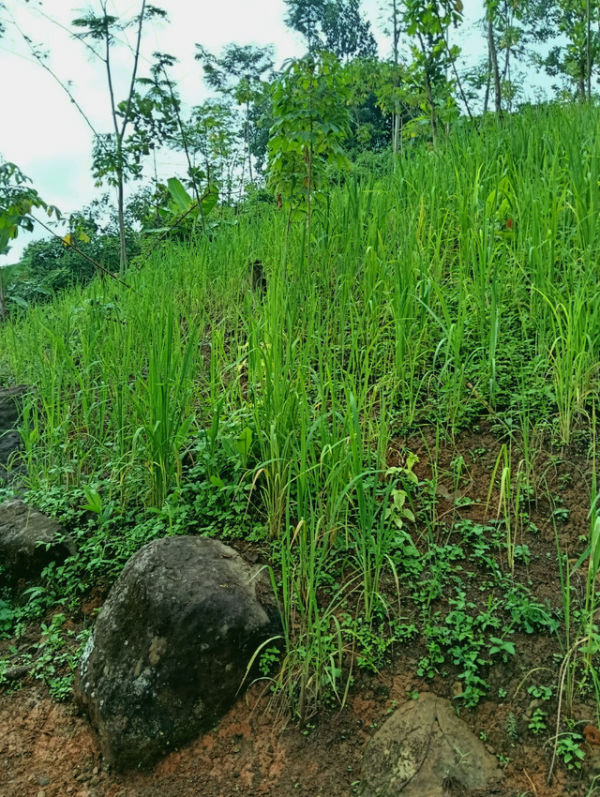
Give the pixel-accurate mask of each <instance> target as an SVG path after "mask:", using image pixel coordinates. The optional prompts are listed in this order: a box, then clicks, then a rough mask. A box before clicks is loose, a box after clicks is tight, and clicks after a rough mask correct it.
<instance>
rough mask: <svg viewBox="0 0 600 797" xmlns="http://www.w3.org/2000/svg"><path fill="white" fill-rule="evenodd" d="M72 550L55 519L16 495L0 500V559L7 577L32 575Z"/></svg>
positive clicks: (18, 577) (60, 559)
mask: <svg viewBox="0 0 600 797" xmlns="http://www.w3.org/2000/svg"><path fill="white" fill-rule="evenodd" d="M74 552H75V549H74V547H73V545H72V543H70V542H69V541H68V540H66V539H65V536H64V532H63V529H62V527H61V526H60V524H59V523H57V522H56V520H53V519H52V518H49V517H46V515H43V514H42V513H41V512H38V511H37V510H35V509H32V508H31V507H29V506H27V504H25V503H23V501H19V500H17V499H12V500H10V501H5V502H4V503H3V504H0V561H1V562H2V567H3V568H4V571H5V573H6V575H7V577H8V578H9V579H10V580H13V581H16V580H18V579H20V578H32V577H34V576H36V575H38V574H39V573H41V571H42V570H43V569H44V567H46V565H48V564H49V563H50V562H52V561H62V560H64V559H65V558H66V557H67V556H69V555H70V554H73V553H74Z"/></svg>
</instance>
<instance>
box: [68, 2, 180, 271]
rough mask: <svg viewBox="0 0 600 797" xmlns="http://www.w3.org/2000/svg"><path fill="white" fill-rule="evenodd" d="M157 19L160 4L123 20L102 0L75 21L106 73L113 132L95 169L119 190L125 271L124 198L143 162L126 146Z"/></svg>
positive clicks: (100, 144)
mask: <svg viewBox="0 0 600 797" xmlns="http://www.w3.org/2000/svg"><path fill="white" fill-rule="evenodd" d="M156 18H159V19H165V18H166V12H165V11H164V10H163V9H160V8H158V7H157V6H153V5H150V4H149V3H147V0H141V5H140V10H139V13H138V14H137V15H135V16H134V17H132V18H130V19H127V20H122V19H119V18H118V17H116V16H113V15H112V14H109V12H108V0H100V3H99V12H98V13H95V12H94V11H91V10H90V11H88V12H87V13H86V14H85V15H84V16H83V17H78V18H77V19H74V20H73V26H74V27H75V28H77V29H78V32H77V33H76V34H75V37H76V38H77V39H79V40H81V41H83V42H86V43H87V44H89V49H90V50H91V52H92V53H93V54H94V55H95V56H96V57H97V58H98V59H99V60H100V61H101V62H102V64H103V66H104V70H105V73H106V83H107V90H108V99H109V107H110V116H111V120H112V126H113V132H112V133H111V134H110V135H109V136H105V137H104V138H103V139H99V140H98V141H97V146H96V148H95V150H94V171H95V174H96V177H97V178H98V179H100V180H103V179H106V180H107V181H108V182H109V184H111V185H114V186H115V187H116V189H117V214H118V219H119V236H120V241H121V253H120V271H121V273H124V271H125V270H126V268H127V244H126V236H125V201H124V197H125V191H124V188H125V181H126V179H127V178H128V177H129V176H132V175H134V176H135V175H136V167H137V166H138V164H139V159H138V155H139V150H138V149H136V148H135V147H133V148H129V151H128V149H127V146H126V145H127V135H128V132H129V127H130V125H131V122H132V118H133V107H134V102H135V86H136V79H137V75H138V66H139V59H140V49H141V44H142V33H143V28H144V23H145V22H146V21H147V20H150V19H156ZM129 28H134V30H135V44H134V47H133V50H132V66H131V74H130V79H129V91H128V93H127V96H126V98H125V100H123V101H122V102H119V101H118V99H117V95H116V89H115V75H114V70H113V49H114V46H115V44H116V42H117V39H118V36H119V35H121V34H123V33H124V32H125V31H126V30H128V29H129ZM90 43H91V44H90ZM144 149H145V146H144ZM144 154H145V152H144ZM132 156H133V162H132ZM138 173H139V172H138Z"/></svg>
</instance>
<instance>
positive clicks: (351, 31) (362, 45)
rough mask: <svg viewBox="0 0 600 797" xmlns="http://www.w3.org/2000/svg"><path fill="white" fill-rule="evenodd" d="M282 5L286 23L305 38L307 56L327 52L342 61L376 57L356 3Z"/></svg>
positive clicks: (318, 0)
mask: <svg viewBox="0 0 600 797" xmlns="http://www.w3.org/2000/svg"><path fill="white" fill-rule="evenodd" d="M286 6H287V9H288V13H287V17H286V24H287V25H288V26H289V27H290V28H292V29H293V30H296V31H298V33H301V34H302V35H303V36H304V37H305V39H306V44H307V48H308V52H309V53H314V52H315V51H316V50H327V51H328V52H331V53H333V54H334V55H335V56H337V57H338V58H339V59H340V60H346V61H347V60H351V59H352V58H373V57H375V56H376V55H377V42H376V41H375V37H374V36H373V33H372V31H371V24H370V22H369V21H368V20H367V19H365V18H364V16H363V15H362V13H361V8H360V0H286Z"/></svg>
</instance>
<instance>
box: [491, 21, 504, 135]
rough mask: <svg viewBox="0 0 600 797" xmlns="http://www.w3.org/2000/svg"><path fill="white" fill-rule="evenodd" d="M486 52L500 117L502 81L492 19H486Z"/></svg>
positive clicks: (497, 112) (499, 116)
mask: <svg viewBox="0 0 600 797" xmlns="http://www.w3.org/2000/svg"><path fill="white" fill-rule="evenodd" d="M488 52H489V59H490V65H491V67H492V75H493V77H494V97H495V102H496V115H497V116H498V119H502V83H501V82H500V70H499V69H498V51H497V50H496V40H495V39H494V26H493V24H492V20H491V19H488Z"/></svg>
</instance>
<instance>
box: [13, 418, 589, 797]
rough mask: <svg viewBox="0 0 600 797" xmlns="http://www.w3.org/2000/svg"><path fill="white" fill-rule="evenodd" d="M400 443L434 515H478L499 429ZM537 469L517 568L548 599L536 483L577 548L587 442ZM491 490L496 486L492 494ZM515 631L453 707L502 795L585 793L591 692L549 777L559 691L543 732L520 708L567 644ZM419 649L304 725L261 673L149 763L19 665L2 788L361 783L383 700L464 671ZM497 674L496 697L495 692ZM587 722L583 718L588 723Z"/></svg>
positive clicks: (254, 790)
mask: <svg viewBox="0 0 600 797" xmlns="http://www.w3.org/2000/svg"><path fill="white" fill-rule="evenodd" d="M407 447H409V448H410V450H413V451H415V452H416V453H417V454H418V455H419V458H420V462H419V465H418V466H417V467H416V471H417V472H418V475H419V477H420V478H421V479H428V478H431V475H432V464H431V463H432V462H434V461H435V462H436V463H437V469H438V473H439V474H440V480H439V485H438V495H437V506H436V512H437V514H438V519H439V520H440V521H441V520H444V519H445V520H447V521H449V520H451V519H452V518H453V517H454V516H460V517H467V518H470V519H472V520H483V519H484V515H485V511H486V510H485V506H484V504H485V503H486V502H487V501H486V499H487V495H488V491H489V485H490V477H491V471H492V470H493V467H494V463H495V461H496V458H497V456H498V451H499V443H498V440H497V439H496V437H495V436H494V435H492V434H491V433H490V432H489V430H487V431H483V432H482V431H481V430H479V431H478V432H473V433H470V434H467V435H464V436H463V437H462V438H461V439H460V441H459V442H456V443H454V444H446V445H444V446H442V447H441V448H439V449H438V452H437V454H436V456H435V459H434V457H433V456H432V444H431V441H427V440H426V439H424V440H420V441H419V440H410V441H403V440H400V439H398V440H395V441H393V443H392V445H391V446H390V451H389V457H388V458H389V464H391V465H393V464H397V463H398V462H399V461H400V459H401V457H402V451H404V450H406V448H407ZM474 452H475V453H474ZM459 454H460V455H462V456H463V457H464V459H465V461H466V462H468V463H469V465H468V468H466V469H465V471H464V474H463V476H462V478H461V479H460V484H459V485H458V491H457V489H456V487H457V484H456V482H454V484H453V483H452V479H451V478H450V473H451V471H452V464H451V463H452V462H454V461H456V457H457V456H458V455H459ZM536 473H539V474H540V485H541V484H542V481H543V486H544V489H543V490H540V491H539V495H540V496H542V497H540V499H539V500H536V501H535V503H533V504H532V506H531V507H530V514H531V519H532V521H534V523H535V526H536V527H537V529H538V532H537V533H536V534H535V535H532V536H530V537H528V539H527V544H528V545H529V546H530V548H531V550H532V554H533V556H532V559H531V562H530V563H527V564H526V565H525V564H521V565H519V567H518V568H517V571H518V572H516V573H515V576H516V577H517V578H518V579H521V580H527V582H528V583H529V585H530V589H531V590H532V592H533V593H534V595H535V596H536V597H537V598H538V599H539V600H544V599H549V600H550V601H551V603H553V604H554V605H556V604H557V601H558V602H559V598H558V596H559V595H560V585H559V581H558V572H557V569H556V534H555V524H553V523H551V522H550V516H551V514H552V512H554V511H555V509H556V506H555V505H554V504H553V502H552V500H550V498H547V497H544V496H548V497H549V496H552V495H556V494H557V493H560V506H561V507H562V508H564V509H565V510H567V511H568V514H567V513H565V514H564V518H565V519H564V522H563V521H561V523H560V525H559V526H557V528H559V542H560V545H561V547H562V548H563V549H567V550H568V552H569V556H570V557H571V558H572V559H573V560H575V559H576V557H577V556H579V554H580V553H581V550H582V546H583V545H584V540H583V539H582V537H583V536H584V535H585V534H586V533H587V529H588V526H589V521H588V517H587V513H588V510H589V484H590V463H589V461H588V459H587V455H586V452H584V451H582V450H581V451H580V450H578V449H577V447H572V449H570V450H569V451H563V452H559V455H557V453H556V452H554V451H548V450H546V451H545V452H544V451H542V450H541V449H540V459H539V463H538V464H537V467H536ZM457 497H458V498H461V497H469V498H471V499H473V501H474V503H471V504H470V505H466V504H463V502H461V501H457V500H456V499H457ZM495 500H496V495H495V494H493V495H492V499H491V505H492V506H493V505H494V501H495ZM549 563H552V564H549ZM575 589H577V583H576V581H575ZM80 619H81V618H80ZM511 639H513V641H514V643H515V646H516V649H517V655H516V656H515V658H514V661H513V660H511V661H508V662H507V663H504V664H498V665H497V666H495V667H493V668H491V669H490V672H489V673H488V675H487V680H488V682H489V684H490V690H489V694H488V697H487V698H486V699H484V700H482V702H480V704H479V705H478V706H477V708H476V709H472V710H471V709H463V710H462V711H461V717H462V718H463V719H464V720H465V721H466V722H467V724H468V725H469V727H471V729H472V730H473V731H474V732H475V733H476V734H477V735H478V736H480V738H482V739H483V740H484V742H485V744H486V747H487V749H488V750H489V752H491V753H493V754H494V755H496V756H498V758H499V761H500V762H501V764H502V765H503V766H504V771H505V779H504V785H503V789H504V791H503V797H525V795H529V796H531V797H555V796H558V795H572V796H573V797H592V795H594V794H596V791H595V781H596V778H597V779H598V783H599V784H600V745H598V744H597V742H598V741H600V737H598V735H597V732H596V733H594V732H593V731H594V730H595V725H596V721H597V720H596V707H595V705H594V702H593V700H591V699H587V700H584V701H583V702H580V703H575V704H574V705H573V707H572V711H571V716H572V719H573V722H574V727H576V728H578V729H580V730H581V731H582V733H581V747H582V749H583V750H584V752H585V754H586V756H585V762H584V765H583V768H582V770H581V771H567V770H566V769H565V768H564V767H563V766H562V765H560V766H558V767H557V768H556V771H555V776H554V779H553V782H552V785H548V784H547V773H548V767H549V763H550V759H551V754H552V739H551V737H552V736H553V735H554V731H553V725H554V722H555V717H556V709H557V701H556V700H554V701H553V702H552V703H549V704H548V708H549V709H550V716H549V722H548V724H549V729H548V732H547V733H546V734H545V735H543V736H542V737H534V736H532V735H531V734H529V733H527V731H526V720H524V719H523V718H524V717H526V712H527V710H528V704H530V703H531V697H530V696H529V695H527V693H526V690H525V689H524V688H522V684H523V678H524V677H526V676H527V673H529V672H531V671H533V670H534V669H535V668H541V667H544V668H546V669H547V670H550V669H552V670H553V673H552V677H551V680H552V679H556V678H557V677H558V668H559V666H560V661H561V656H562V655H564V651H563V650H562V648H561V641H560V639H557V638H556V637H550V636H547V635H546V636H545V635H541V634H540V635H535V634H534V635H526V634H521V635H519V634H516V635H514V636H513V637H511ZM419 655H420V651H419V644H414V645H412V644H411V645H410V646H409V647H407V648H406V649H402V648H398V649H396V650H395V651H394V656H393V660H392V661H391V663H390V664H389V665H388V666H386V667H385V668H384V669H383V670H382V671H381V672H380V673H379V674H378V675H371V674H368V673H360V674H358V675H357V678H356V682H355V684H354V686H353V688H352V690H351V692H350V695H349V699H348V702H347V704H346V706H345V707H344V708H343V709H342V710H339V709H337V708H330V709H327V710H325V711H323V712H322V713H321V714H320V715H319V716H318V717H316V718H315V719H314V720H313V722H312V723H310V724H309V725H308V726H307V727H305V728H304V729H300V728H299V727H298V726H296V725H295V724H294V723H292V722H289V721H287V720H286V719H285V718H284V717H282V716H281V715H280V714H278V713H277V712H275V711H273V710H272V708H270V703H269V695H266V694H265V693H264V687H263V686H260V685H255V686H253V687H252V688H251V689H250V690H249V692H248V693H247V694H246V695H245V696H244V697H243V698H241V699H240V700H239V701H238V703H237V704H236V705H235V706H234V707H233V708H232V709H231V710H230V711H229V713H228V714H227V715H226V716H225V717H224V718H223V719H222V721H221V722H220V723H219V725H218V727H216V728H215V729H213V730H212V731H211V732H209V733H207V734H206V735H205V736H204V737H203V738H201V739H198V740H196V741H195V742H193V743H192V744H190V745H188V746H187V747H185V748H183V749H181V750H179V751H177V752H174V753H172V754H171V755H169V756H168V757H166V758H165V759H164V760H162V761H161V762H160V763H158V764H157V765H156V767H155V768H154V769H153V770H152V771H151V772H146V773H142V772H132V773H128V774H125V775H119V774H116V773H114V772H111V771H110V770H109V769H108V768H107V767H106V766H105V764H104V762H103V760H102V755H101V753H100V751H99V745H98V742H97V739H96V737H95V735H94V733H93V731H92V729H91V728H90V726H89V724H88V722H87V719H86V718H85V717H83V716H80V715H79V714H78V713H77V710H76V708H75V706H74V704H73V703H72V702H69V701H67V702H65V703H56V702H54V701H53V700H51V699H50V697H49V695H48V692H47V689H46V687H45V686H44V684H43V683H42V682H40V681H35V680H33V679H32V678H27V679H25V680H24V681H23V682H22V683H21V684H20V688H18V689H17V690H15V691H11V692H9V691H6V690H4V691H2V690H0V797H30V796H31V797H65V796H66V795H74V796H77V797H137V796H138V795H139V796H140V797H142V795H143V796H144V797H154V796H155V797H175V795H177V796H178V797H192V796H193V797H231V795H236V794H242V795H272V796H273V797H284V796H285V797H288V795H296V794H297V795H305V796H306V797H309V795H310V797H312V796H313V795H314V796H315V797H316V796H317V795H329V796H330V797H342V795H353V794H358V793H359V789H360V778H361V759H362V753H363V749H364V746H365V744H366V742H367V741H368V740H369V738H370V737H371V736H372V735H373V734H374V733H375V732H376V730H377V728H378V727H380V726H381V724H382V723H383V722H385V720H386V718H387V717H388V716H389V714H390V713H391V712H392V711H393V710H394V709H395V708H397V707H398V706H399V705H401V704H402V703H403V702H404V701H406V700H410V699H411V694H412V693H413V692H414V691H433V692H435V693H436V694H438V695H440V696H443V697H448V698H452V697H453V695H455V694H456V691H455V690H456V688H457V686H458V685H459V684H458V681H457V680H456V674H452V672H451V673H450V676H449V677H446V678H441V677H436V678H435V679H433V681H431V680H427V681H425V680H423V679H421V678H419V677H417V675H416V663H417V659H418V657H419ZM499 686H502V690H501V691H502V693H503V694H505V697H503V698H500V697H498V694H499V693H498V687H499ZM515 718H516V719H515ZM511 722H513V723H514V722H517V723H520V726H519V727H520V728H521V729H523V727H525V730H524V731H523V732H520V733H518V734H512V735H511V734H509V733H507V727H509V726H510V724H511ZM523 723H525V725H523ZM586 727H587V728H588V731H587V732H586V733H583V730H584V729H585V728H586ZM590 728H591V730H590ZM597 794H600V785H599V786H598V791H597ZM424 797H427V796H426V795H424Z"/></svg>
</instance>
